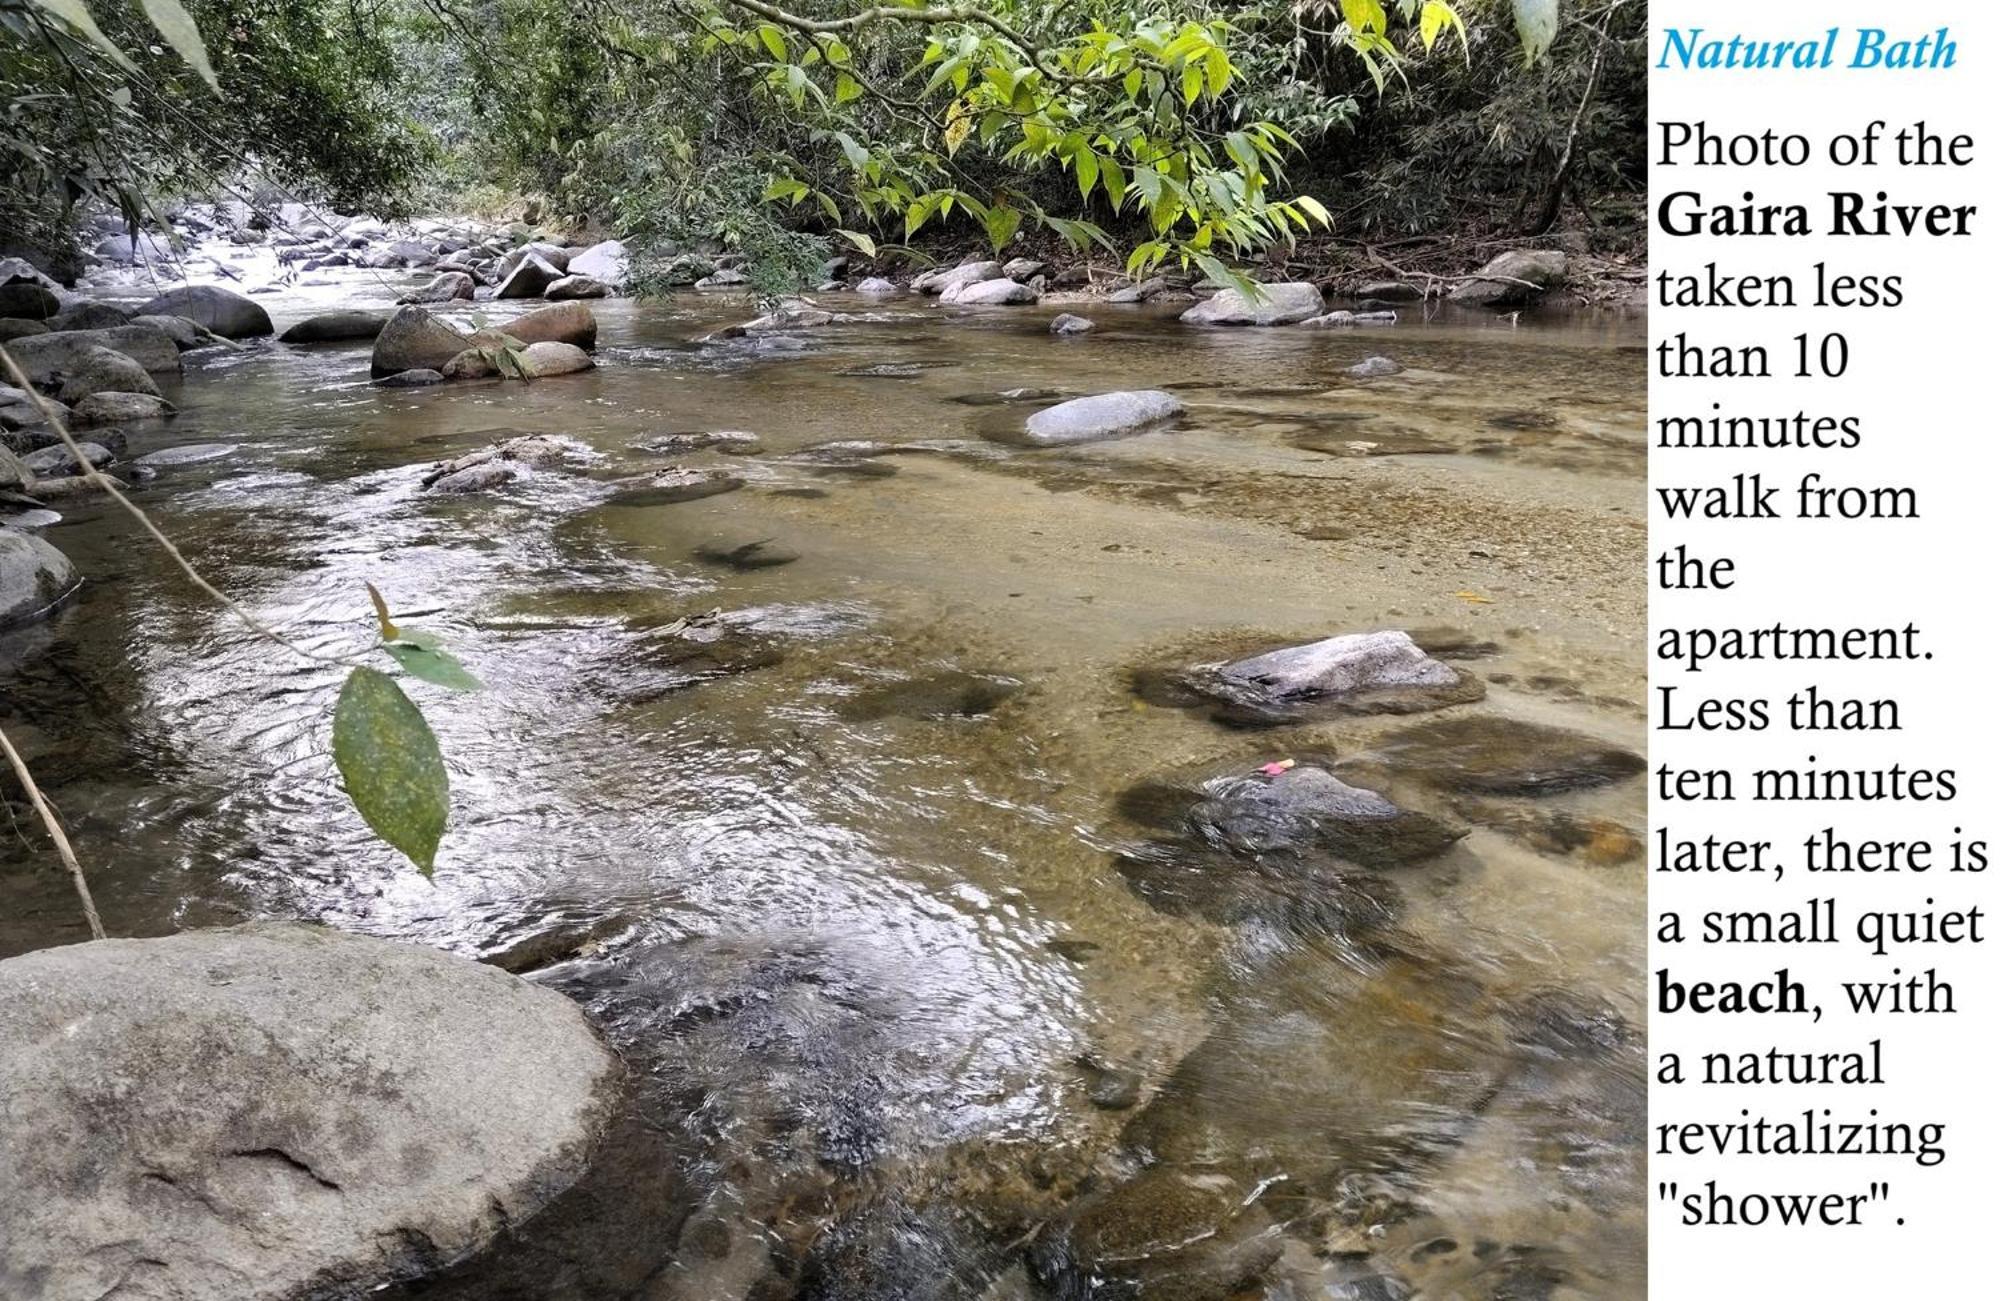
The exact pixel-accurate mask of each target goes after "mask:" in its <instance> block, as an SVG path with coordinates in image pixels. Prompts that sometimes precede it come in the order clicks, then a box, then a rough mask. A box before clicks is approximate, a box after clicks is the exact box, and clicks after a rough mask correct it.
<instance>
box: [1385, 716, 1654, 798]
mask: <svg viewBox="0 0 2000 1301" xmlns="http://www.w3.org/2000/svg"><path fill="white" fill-rule="evenodd" d="M1374 753H1375V757H1376V758H1377V759H1378V760H1380V761H1381V762H1382V763H1384V764H1386V765H1387V766H1388V768H1389V769H1390V770H1391V771H1392V772H1398V773H1407V774H1410V775H1413V776H1415V777H1417V778H1418V779H1420V780H1422V781H1424V782H1427V783H1429V784H1430V785H1433V786H1437V787H1440V788H1442V789H1445V790H1451V791H1462V792H1466V793H1469V794H1476V795H1527V796H1541V795H1554V794H1558V793H1560V792H1562V791H1572V790H1586V789H1589V788H1592V787H1596V786H1607V785H1610V784H1611V783H1613V782H1619V781H1624V780H1626V779H1627V778H1630V777H1635V776H1637V775H1638V774H1639V773H1641V772H1642V771H1644V770H1645V766H1646V764H1645V760H1643V759H1641V758H1640V757H1639V756H1638V755H1637V754H1635V753H1633V752H1632V751H1630V750H1627V749H1624V748H1623V747H1620V746H1616V745H1613V744H1611V743H1610V742H1607V741H1600V740H1598V739H1597V738H1595V737H1591V736H1586V735H1584V734H1583V733H1581V732H1572V731H1569V730H1568V729H1566V728H1560V727H1546V726H1543V725H1542V724H1540V723H1529V722H1524V721H1521V720H1518V719H1511V718H1494V717H1466V718H1443V719H1437V720H1434V721H1432V722H1429V723H1422V724H1419V725H1418V726H1416V727H1412V728H1408V729H1406V730H1404V731H1401V732H1397V733H1395V734H1393V735H1391V736H1388V737H1386V738H1384V739H1383V740H1382V741H1380V742H1378V743H1377V744H1376V746H1375V747H1374Z"/></svg>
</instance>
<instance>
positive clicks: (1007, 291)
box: [938, 276, 1042, 307]
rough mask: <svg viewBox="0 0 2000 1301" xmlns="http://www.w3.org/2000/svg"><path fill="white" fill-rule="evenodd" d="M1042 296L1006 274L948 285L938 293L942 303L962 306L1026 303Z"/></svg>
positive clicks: (1000, 305)
mask: <svg viewBox="0 0 2000 1301" xmlns="http://www.w3.org/2000/svg"><path fill="white" fill-rule="evenodd" d="M1041 297H1042V296H1041V295H1040V294H1039V293H1036V292H1035V291H1034V290H1033V289H1031V288H1029V287H1028V286H1027V285H1024V284H1020V283H1019V282H1017V281H1013V280H1009V279H1007V278H1006V277H1005V276H1000V277H996V278H995V279H992V280H978V281H974V282H973V283H971V284H953V285H947V286H945V288H944V289H942V290H941V291H939V293H938V301H939V302H940V303H956V304H958V305H959V306H961V307H1005V306H1014V305H1025V304H1029V303H1035V302H1039V301H1041Z"/></svg>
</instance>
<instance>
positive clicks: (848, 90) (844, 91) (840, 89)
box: [833, 72, 861, 104]
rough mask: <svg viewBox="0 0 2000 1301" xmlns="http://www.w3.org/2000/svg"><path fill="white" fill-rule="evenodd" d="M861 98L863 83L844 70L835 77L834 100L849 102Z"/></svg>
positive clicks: (838, 102)
mask: <svg viewBox="0 0 2000 1301" xmlns="http://www.w3.org/2000/svg"><path fill="white" fill-rule="evenodd" d="M860 98H861V83H860V82H858V81H856V80H855V79H854V78H853V77H851V76H849V75H848V74H847V73H845V72H843V73H841V74H840V75H839V76H838V77H836V78H835V79H834V83H833V102H834V103H836V104H847V103H851V102H853V101H854V100H857V99H860Z"/></svg>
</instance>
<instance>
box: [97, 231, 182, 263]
mask: <svg viewBox="0 0 2000 1301" xmlns="http://www.w3.org/2000/svg"><path fill="white" fill-rule="evenodd" d="M92 251H93V252H95V253H96V254H97V256H99V257H101V258H103V259H104V260H105V261H107V262H164V261H166V260H167V259H169V258H171V257H172V256H173V255H174V251H173V249H172V248H171V247H170V246H169V245H168V244H167V241H166V240H164V239H162V238H160V237H159V236H158V235H155V234H153V233H151V232H150V231H141V232H140V234H139V238H138V239H137V240H136V241H135V240H134V239H133V238H132V237H131V236H130V235H110V236H107V237H106V238H104V239H103V240H100V241H99V242H98V245H97V247H96V248H95V249H94V250H92Z"/></svg>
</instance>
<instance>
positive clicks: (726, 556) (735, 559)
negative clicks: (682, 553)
mask: <svg viewBox="0 0 2000 1301" xmlns="http://www.w3.org/2000/svg"><path fill="white" fill-rule="evenodd" d="M694 554H695V558H696V559H697V560H706V561H707V562H708V563H710V564H711V565H726V566H727V567H729V568H730V569H740V570H745V571H748V570H753V569H776V568H778V567H779V566H780V565H789V564H792V563H794V562H796V561H797V560H798V559H799V558H800V557H799V553H798V552H796V551H794V550H792V549H791V548H790V547H788V546H785V545H783V544H782V543H780V542H778V541H777V540H776V539H774V538H759V539H758V540H757V541H755V542H744V543H740V544H738V545H735V546H729V545H727V544H724V543H707V544H704V545H702V546H699V547H696V548H695V549H694Z"/></svg>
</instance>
